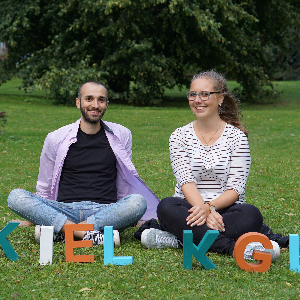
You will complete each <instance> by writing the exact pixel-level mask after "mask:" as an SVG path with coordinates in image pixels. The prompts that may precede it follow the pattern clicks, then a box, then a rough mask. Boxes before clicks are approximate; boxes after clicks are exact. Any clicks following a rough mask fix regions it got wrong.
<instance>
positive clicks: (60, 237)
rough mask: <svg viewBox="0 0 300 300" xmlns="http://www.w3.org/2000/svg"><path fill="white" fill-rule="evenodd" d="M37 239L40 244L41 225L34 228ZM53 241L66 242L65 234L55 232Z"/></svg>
mask: <svg viewBox="0 0 300 300" xmlns="http://www.w3.org/2000/svg"><path fill="white" fill-rule="evenodd" d="M34 238H35V241H36V242H37V243H38V244H39V243H40V239H41V225H36V226H35V230H34ZM53 242H61V243H64V242H65V235H64V234H63V233H62V232H58V233H55V232H53Z"/></svg>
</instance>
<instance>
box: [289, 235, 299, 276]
mask: <svg viewBox="0 0 300 300" xmlns="http://www.w3.org/2000/svg"><path fill="white" fill-rule="evenodd" d="M289 251H290V270H291V271H294V272H300V266H299V235H298V234H290V235H289Z"/></svg>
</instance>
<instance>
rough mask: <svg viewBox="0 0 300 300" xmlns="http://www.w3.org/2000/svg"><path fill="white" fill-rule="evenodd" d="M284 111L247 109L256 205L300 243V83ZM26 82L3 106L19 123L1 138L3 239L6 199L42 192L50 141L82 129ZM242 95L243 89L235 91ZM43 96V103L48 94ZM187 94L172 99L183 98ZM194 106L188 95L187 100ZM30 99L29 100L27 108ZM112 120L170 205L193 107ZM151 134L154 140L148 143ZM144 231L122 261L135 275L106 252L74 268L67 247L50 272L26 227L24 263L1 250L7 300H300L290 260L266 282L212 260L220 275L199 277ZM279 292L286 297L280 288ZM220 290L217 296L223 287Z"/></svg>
mask: <svg viewBox="0 0 300 300" xmlns="http://www.w3.org/2000/svg"><path fill="white" fill-rule="evenodd" d="M279 84H280V88H282V89H283V90H285V92H284V93H283V94H282V95H281V96H280V99H278V101H279V102H277V103H273V104H269V105H248V104H247V105H245V106H243V109H242V111H243V114H244V117H245V122H246V125H247V127H248V128H249V129H250V134H249V139H250V141H249V143H250V149H251V156H252V165H251V171H250V176H249V179H248V182H247V186H246V200H247V202H248V203H252V204H255V205H256V206H257V207H258V208H259V209H260V210H261V212H262V214H263V217H264V220H265V222H266V223H267V224H268V225H270V227H271V228H272V229H273V231H275V232H280V233H283V234H285V235H287V234H289V233H297V234H299V225H300V222H299V212H300V203H299V201H298V200H299V197H300V193H299V185H300V180H299V172H300V152H299V151H298V149H299V141H300V136H299V132H300V123H299V110H300V105H299V103H300V101H299V88H300V83H299V82H280V83H279ZM18 85H19V81H18V80H15V79H14V80H13V81H11V82H9V83H7V84H5V85H2V86H1V87H0V106H1V109H3V110H5V111H6V112H7V114H9V116H10V122H9V123H8V124H7V126H6V132H5V133H4V134H3V135H2V136H1V137H0V165H1V168H0V178H1V180H0V230H1V229H3V228H4V226H5V225H6V224H7V223H8V222H9V221H10V220H13V219H15V218H17V215H16V214H14V213H13V212H12V211H11V210H10V209H9V208H8V207H7V203H6V199H7V196H8V193H9V192H10V191H11V190H12V189H14V188H18V187H20V188H24V189H26V190H29V191H31V192H35V185H36V181H37V175H38V167H39V156H40V153H41V149H42V147H43V142H44V139H45V137H46V135H47V134H48V132H50V131H53V130H55V129H57V128H59V127H61V126H63V125H66V124H69V123H71V122H74V121H75V120H76V119H77V118H78V116H79V115H80V111H79V110H78V109H77V108H75V107H62V106H52V105H50V104H46V103H43V100H44V96H43V95H42V94H41V93H40V92H39V91H34V93H33V94H34V96H33V95H27V94H25V93H24V91H22V90H18V89H17V88H16V86H18ZM231 85H232V86H233V83H231ZM38 93H40V94H38ZM179 96H180V95H179V93H178V91H176V93H173V91H169V92H168V97H170V98H171V99H174V98H175V97H179ZM181 97H182V98H184V92H182V93H181ZM25 100H26V101H25ZM105 118H106V119H107V120H109V121H112V122H117V123H120V124H123V125H124V126H126V127H128V128H129V129H130V130H131V131H132V134H133V159H134V164H135V166H136V168H137V171H138V172H139V174H140V176H141V177H142V178H143V179H144V180H145V182H146V183H147V184H148V185H149V186H150V187H151V189H152V190H153V191H154V192H155V193H156V194H157V195H158V196H159V197H160V198H163V197H167V196H170V195H172V194H173V193H174V186H175V178H174V175H173V173H172V169H171V166H170V159H169V152H168V139H169V136H170V134H171V133H172V132H173V131H174V130H175V128H177V127H179V126H183V125H185V124H187V123H188V122H191V121H193V119H194V116H193V115H192V113H191V111H190V109H189V108H188V103H186V107H185V108H182V107H181V108H180V109H179V108H178V107H174V102H173V101H172V100H171V102H170V107H166V108H139V107H132V106H120V105H117V104H114V103H113V101H112V102H111V103H110V105H109V107H108V110H107V112H106V114H105ZM145 133H147V134H145ZM134 231H135V228H129V229H127V230H126V231H125V232H123V233H121V247H119V248H116V249H115V255H116V256H133V265H132V266H110V265H108V266H104V256H103V255H104V253H103V247H101V246H97V247H93V248H92V249H85V248H84V249H82V250H79V249H78V251H79V252H78V253H76V254H92V255H95V263H86V264H83V263H82V264H77V263H66V262H65V253H64V251H65V247H64V245H63V244H60V243H55V244H54V256H53V264H52V265H51V266H49V265H47V266H40V265H39V263H38V261H39V245H38V244H36V243H35V241H34V228H33V227H30V228H17V229H16V230H14V231H13V232H12V233H11V234H10V235H9V236H8V239H9V241H10V243H11V244H12V246H13V247H14V249H15V250H16V252H17V254H18V255H19V257H20V260H19V261H16V262H11V261H9V260H8V259H7V258H6V256H5V255H4V253H3V250H2V249H1V247H0V269H1V276H0V291H1V292H0V299H77V298H78V299H85V298H88V297H89V298H90V297H93V298H95V299H196V298H199V297H201V298H206V299H252V298H255V299H288V298H289V299H298V298H299V296H300V283H299V273H294V272H291V271H290V270H289V252H288V250H282V251H281V256H280V258H279V260H277V261H276V262H272V265H271V270H270V271H269V272H266V273H248V272H245V271H242V270H241V269H239V268H238V266H237V264H236V262H235V260H234V258H232V257H227V256H225V255H217V254H213V253H209V254H208V256H209V258H210V259H211V260H212V261H213V262H214V263H215V264H216V266H217V267H218V269H216V270H213V271H212V270H210V271H209V270H205V269H204V268H203V267H202V266H201V265H200V264H199V263H198V262H197V261H196V260H194V261H193V270H192V271H186V270H184V269H183V266H182V259H183V258H182V249H163V250H159V249H150V250H147V249H144V248H143V246H142V245H141V243H140V242H139V241H138V240H136V239H134V238H133V233H134ZM274 283H276V288H274ZM216 287H217V288H216Z"/></svg>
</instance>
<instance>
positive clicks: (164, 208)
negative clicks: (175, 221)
mask: <svg viewBox="0 0 300 300" xmlns="http://www.w3.org/2000/svg"><path fill="white" fill-rule="evenodd" d="M172 202H173V197H167V198H164V199H162V200H161V201H160V202H159V203H158V206H157V216H158V219H160V216H161V217H163V216H166V215H168V213H169V212H170V208H171V206H172Z"/></svg>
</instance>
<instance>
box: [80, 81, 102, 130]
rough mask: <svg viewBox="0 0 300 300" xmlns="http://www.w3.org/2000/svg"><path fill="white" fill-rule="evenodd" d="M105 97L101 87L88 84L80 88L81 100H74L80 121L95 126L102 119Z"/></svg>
mask: <svg viewBox="0 0 300 300" xmlns="http://www.w3.org/2000/svg"><path fill="white" fill-rule="evenodd" d="M106 96H107V95H106V90H105V88H104V87H102V86H101V85H98V84H95V83H91V82H89V83H86V84H85V85H83V86H82V88H81V100H79V99H78V98H76V106H77V107H78V108H80V111H81V119H82V121H84V122H87V123H90V124H97V123H98V122H99V121H100V120H101V119H102V117H103V115H104V113H105V111H106V108H107V101H106Z"/></svg>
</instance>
